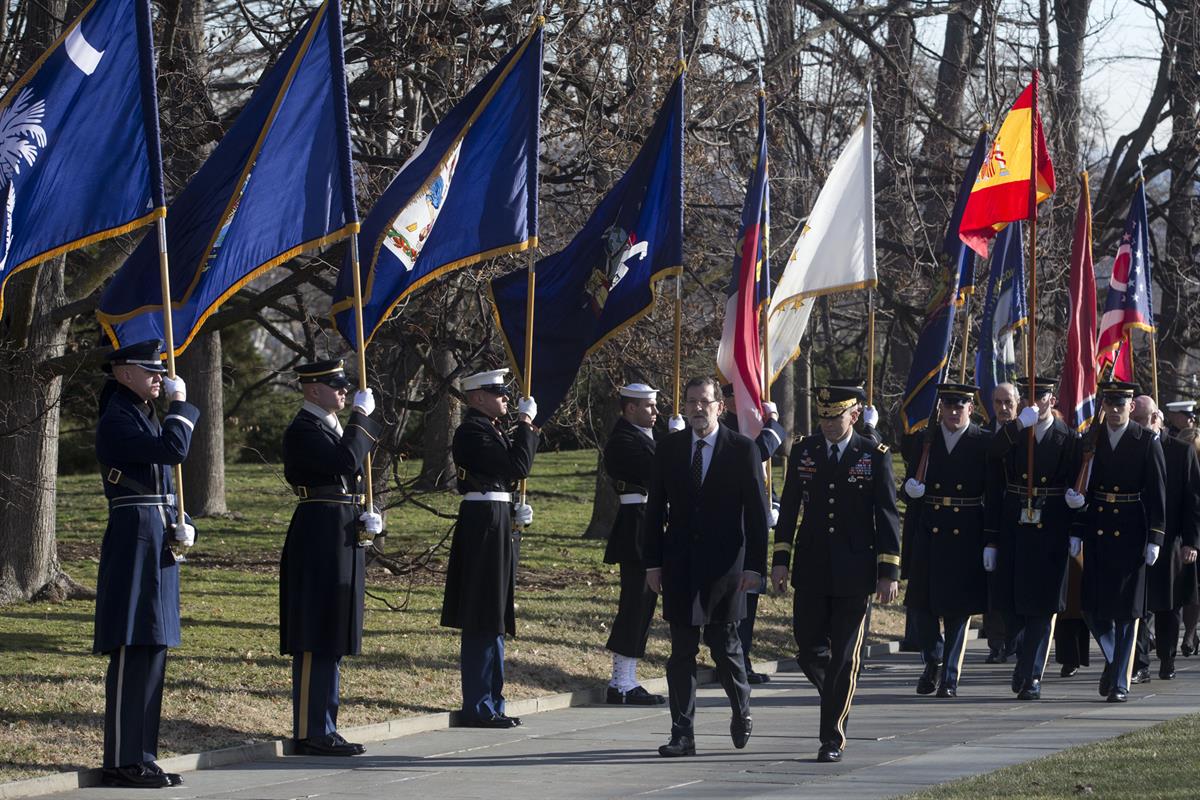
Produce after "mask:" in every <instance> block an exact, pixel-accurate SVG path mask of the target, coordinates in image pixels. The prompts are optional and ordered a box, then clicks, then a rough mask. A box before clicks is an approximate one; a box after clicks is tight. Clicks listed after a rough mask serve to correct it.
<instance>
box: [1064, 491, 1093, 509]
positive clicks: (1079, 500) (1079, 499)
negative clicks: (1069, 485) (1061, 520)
mask: <svg viewBox="0 0 1200 800" xmlns="http://www.w3.org/2000/svg"><path fill="white" fill-rule="evenodd" d="M1064 499H1065V500H1066V501H1067V508H1073V509H1080V508H1083V506H1084V505H1085V504H1086V503H1087V498H1086V497H1084V496H1083V495H1081V494H1080V493H1079V492H1077V491H1075V490H1074V489H1067V494H1066V497H1065V498H1064Z"/></svg>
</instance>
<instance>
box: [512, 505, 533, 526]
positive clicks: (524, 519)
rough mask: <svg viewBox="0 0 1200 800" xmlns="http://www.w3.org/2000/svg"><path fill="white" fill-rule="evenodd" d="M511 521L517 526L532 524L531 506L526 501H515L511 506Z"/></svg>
mask: <svg viewBox="0 0 1200 800" xmlns="http://www.w3.org/2000/svg"><path fill="white" fill-rule="evenodd" d="M513 522H515V523H516V524H517V525H518V527H521V528H528V527H529V526H530V525H532V524H533V506H531V505H529V504H528V503H517V504H516V505H515V506H513Z"/></svg>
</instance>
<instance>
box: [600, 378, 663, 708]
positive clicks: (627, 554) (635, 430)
mask: <svg viewBox="0 0 1200 800" xmlns="http://www.w3.org/2000/svg"><path fill="white" fill-rule="evenodd" d="M617 394H618V399H619V402H620V404H621V416H620V417H619V418H618V419H617V424H616V425H614V426H613V429H612V433H611V434H609V437H608V444H606V445H605V446H604V471H605V472H606V473H608V477H609V479H610V480H611V481H612V484H613V489H615V490H616V492H617V496H618V497H619V498H620V501H621V507H620V508H619V509H618V510H617V518H616V519H615V520H614V521H613V527H612V532H611V533H609V535H608V546H607V547H605V549H604V563H605V564H619V565H620V569H621V597H620V599H619V600H618V601H617V616H616V618H615V619H614V620H613V624H612V632H611V633H609V636H608V644H606V645H605V647H607V648H608V649H609V650H610V651H611V652H612V654H613V656H612V659H613V667H612V680H611V681H610V682H609V684H608V692H607V694H606V697H605V699H606V701H607V702H609V703H612V704H615V705H622V704H624V705H638V706H653V705H662V704H663V703H665V702H666V698H665V697H663V696H662V695H660V694H650V693H649V692H647V691H646V690H645V688H643V687H642V686H641V684H639V683H638V680H637V662H638V659H640V658H642V657H644V656H645V655H646V639H647V638H648V637H649V636H650V622H651V620H653V619H654V609H655V607H656V606H657V605H658V595H657V594H655V593H654V592H652V591H650V588H649V587H648V586H647V585H646V565H645V563H644V562H643V560H642V544H643V541H642V524H643V523H644V522H645V519H646V495H647V493H648V492H649V491H650V490H649V489H648V488H647V487H649V485H650V472H651V471H652V470H653V469H654V447H655V443H654V422H655V420H656V419H658V390H657V389H652V388H650V387H649V386H647V385H646V384H644V383H631V384H629V385H628V386H622V387H621V388H620V389H619V390H618V391H617Z"/></svg>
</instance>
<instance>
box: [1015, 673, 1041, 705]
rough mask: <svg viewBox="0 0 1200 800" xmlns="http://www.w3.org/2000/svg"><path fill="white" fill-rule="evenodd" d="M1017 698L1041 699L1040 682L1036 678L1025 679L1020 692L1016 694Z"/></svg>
mask: <svg viewBox="0 0 1200 800" xmlns="http://www.w3.org/2000/svg"><path fill="white" fill-rule="evenodd" d="M1017 699H1018V700H1041V699H1042V682H1041V681H1039V680H1038V679H1037V678H1034V679H1033V680H1031V681H1026V682H1025V685H1024V686H1022V687H1021V693H1020V694H1019V695H1017Z"/></svg>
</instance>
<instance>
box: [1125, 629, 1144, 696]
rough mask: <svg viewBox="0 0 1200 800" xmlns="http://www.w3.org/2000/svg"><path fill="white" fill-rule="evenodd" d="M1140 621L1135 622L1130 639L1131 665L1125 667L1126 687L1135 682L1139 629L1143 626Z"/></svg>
mask: <svg viewBox="0 0 1200 800" xmlns="http://www.w3.org/2000/svg"><path fill="white" fill-rule="evenodd" d="M1141 624H1142V621H1141V620H1140V619H1134V621H1133V636H1130V637H1129V664H1128V665H1126V667H1125V685H1126V686H1129V685H1130V684H1131V683H1132V682H1133V662H1134V661H1136V660H1137V658H1136V656H1137V640H1138V628H1139V626H1141Z"/></svg>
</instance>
